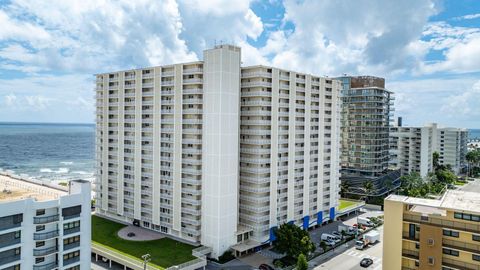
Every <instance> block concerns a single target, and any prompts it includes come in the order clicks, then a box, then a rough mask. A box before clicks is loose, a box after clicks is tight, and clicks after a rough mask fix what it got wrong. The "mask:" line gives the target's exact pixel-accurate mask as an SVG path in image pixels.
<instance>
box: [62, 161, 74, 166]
mask: <svg viewBox="0 0 480 270" xmlns="http://www.w3.org/2000/svg"><path fill="white" fill-rule="evenodd" d="M60 164H63V165H72V164H73V161H61V162H60Z"/></svg>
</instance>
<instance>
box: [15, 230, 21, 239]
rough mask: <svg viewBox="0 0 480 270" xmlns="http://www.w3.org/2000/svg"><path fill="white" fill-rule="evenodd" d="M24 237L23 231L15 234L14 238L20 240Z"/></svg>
mask: <svg viewBox="0 0 480 270" xmlns="http://www.w3.org/2000/svg"><path fill="white" fill-rule="evenodd" d="M21 236H22V234H21V231H16V232H15V234H14V235H13V238H15V239H18V238H20V237H21Z"/></svg>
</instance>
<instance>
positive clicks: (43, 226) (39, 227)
mask: <svg viewBox="0 0 480 270" xmlns="http://www.w3.org/2000/svg"><path fill="white" fill-rule="evenodd" d="M43 230H45V225H37V227H36V228H35V231H37V232H39V231H43Z"/></svg>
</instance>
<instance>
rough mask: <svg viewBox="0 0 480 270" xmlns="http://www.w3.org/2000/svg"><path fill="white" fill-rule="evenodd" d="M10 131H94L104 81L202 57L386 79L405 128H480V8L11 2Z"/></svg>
mask: <svg viewBox="0 0 480 270" xmlns="http://www.w3.org/2000/svg"><path fill="white" fill-rule="evenodd" d="M0 23H1V24H2V25H3V26H4V27H2V28H1V29H0V121H9V122H49V123H51V122H64V123H94V119H95V118H94V110H95V109H94V103H95V99H94V97H93V95H94V87H95V82H94V81H95V77H94V75H93V74H96V73H101V72H105V71H108V70H125V69H131V68H139V67H147V66H158V65H164V64H171V63H175V62H185V61H193V60H197V59H200V58H201V51H202V50H203V49H205V48H208V47H211V46H212V45H213V44H214V43H215V42H217V43H219V42H224V43H233V44H236V45H237V46H240V47H242V61H243V65H249V64H258V63H261V64H265V65H272V66H278V67H281V68H285V69H289V70H298V71H300V72H306V73H310V74H319V75H328V76H330V77H336V76H341V75H342V74H344V73H346V74H348V75H373V76H380V77H385V78H386V86H387V88H388V89H389V90H391V91H393V92H395V97H396V100H395V108H396V111H395V117H397V116H402V117H403V120H404V124H405V125H423V124H425V123H429V122H438V123H440V124H442V125H445V126H454V127H466V128H480V126H479V123H480V121H479V120H478V119H479V118H480V110H479V109H478V108H480V76H479V75H480V2H478V1H473V0H466V1H461V2H459V1H454V0H443V1H442V0H438V1H435V0H422V1H414V2H400V1H380V0H378V1H353V0H352V1H342V2H338V1H313V0H306V1H283V2H282V1H273V0H272V1H211V3H210V2H209V1H178V2H176V1H173V0H166V1H164V2H162V3H160V2H150V1H138V2H137V1H136V2H135V3H133V2H127V1H125V2H121V1H120V2H114V1H105V2H101V3H100V2H97V1H82V2H77V3H76V4H72V3H66V2H64V1H58V2H56V3H53V4H52V3H42V2H38V1H15V0H13V1H0Z"/></svg>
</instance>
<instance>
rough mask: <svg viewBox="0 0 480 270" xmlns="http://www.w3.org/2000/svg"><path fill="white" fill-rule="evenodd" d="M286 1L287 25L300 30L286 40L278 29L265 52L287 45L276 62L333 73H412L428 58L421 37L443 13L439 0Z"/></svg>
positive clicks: (297, 67)
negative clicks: (437, 4)
mask: <svg viewBox="0 0 480 270" xmlns="http://www.w3.org/2000/svg"><path fill="white" fill-rule="evenodd" d="M284 5H285V11H286V14H285V18H284V23H285V22H291V23H292V24H293V25H294V31H293V33H291V34H290V33H286V35H285V36H286V39H282V38H279V34H278V33H276V32H272V33H271V34H270V38H269V41H268V42H267V47H266V48H262V51H264V52H266V53H270V52H271V51H277V50H278V49H277V48H282V51H281V52H279V53H277V54H276V55H274V56H273V59H272V62H273V63H274V64H276V65H280V66H283V67H287V66H288V67H289V68H290V69H300V70H303V71H308V72H311V73H316V74H332V75H336V74H341V73H385V72H397V73H399V72H400V73H404V72H406V71H408V70H409V69H411V68H412V67H413V66H415V65H416V64H417V62H418V60H420V59H421V58H422V57H423V56H424V54H425V52H426V49H425V48H424V47H422V46H421V45H422V44H420V43H419V42H418V40H419V39H420V37H421V35H422V29H423V26H424V25H425V24H426V23H427V21H428V18H429V17H430V16H431V15H433V14H436V13H437V9H436V7H435V5H434V2H433V0H421V1H414V2H405V1H381V0H376V1H367V0H360V1H313V0H306V1H293V0H292V1H286V2H285V3H284ZM287 31H289V30H285V32H287ZM284 44H285V45H284Z"/></svg>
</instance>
